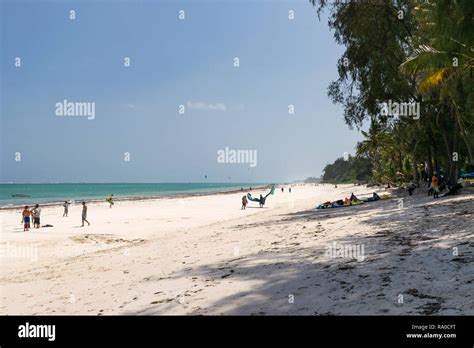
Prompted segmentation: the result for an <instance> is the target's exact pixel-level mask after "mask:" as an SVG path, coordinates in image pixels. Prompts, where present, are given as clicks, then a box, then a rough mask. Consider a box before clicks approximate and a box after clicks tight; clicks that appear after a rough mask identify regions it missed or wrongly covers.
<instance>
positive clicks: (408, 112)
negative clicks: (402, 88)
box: [381, 100, 420, 120]
mask: <svg viewBox="0 0 474 348" xmlns="http://www.w3.org/2000/svg"><path fill="white" fill-rule="evenodd" d="M381 114H382V116H395V117H400V116H406V117H413V119H414V120H418V119H419V118H420V103H418V102H414V101H413V102H403V103H399V102H393V101H392V100H389V101H388V102H387V103H382V110H381Z"/></svg>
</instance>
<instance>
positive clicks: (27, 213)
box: [21, 206, 30, 231]
mask: <svg viewBox="0 0 474 348" xmlns="http://www.w3.org/2000/svg"><path fill="white" fill-rule="evenodd" d="M21 216H22V218H21V222H22V223H23V224H24V225H23V231H29V230H30V211H29V210H28V206H25V209H23V213H22V214H21Z"/></svg>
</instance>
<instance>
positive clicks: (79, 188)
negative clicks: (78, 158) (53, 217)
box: [0, 183, 266, 208]
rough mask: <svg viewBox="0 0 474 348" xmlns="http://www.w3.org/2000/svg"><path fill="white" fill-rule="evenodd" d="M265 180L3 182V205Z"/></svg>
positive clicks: (231, 186) (168, 192)
mask: <svg viewBox="0 0 474 348" xmlns="http://www.w3.org/2000/svg"><path fill="white" fill-rule="evenodd" d="M264 185H266V184H264V183H251V184H249V183H156V184H132V183H126V184H112V183H110V184H0V208H8V207H16V206H20V205H33V204H36V203H61V202H64V201H66V200H74V201H82V200H84V201H91V200H101V199H103V200H104V201H105V199H106V198H107V197H108V196H109V195H110V194H113V195H114V198H115V199H121V198H140V197H159V196H175V195H186V194H193V193H212V192H220V191H230V190H236V189H237V190H238V189H240V188H243V189H244V190H245V191H248V189H249V187H258V186H264Z"/></svg>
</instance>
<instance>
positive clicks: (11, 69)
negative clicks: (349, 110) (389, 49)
mask: <svg viewBox="0 0 474 348" xmlns="http://www.w3.org/2000/svg"><path fill="white" fill-rule="evenodd" d="M70 10H74V11H75V13H76V19H75V20H70V19H69V11H70ZM180 10H184V11H185V20H180V19H179V18H178V14H179V11H180ZM289 10H293V11H294V14H295V19H294V20H289V19H288V11H289ZM1 11H2V12H1V23H2V24H1V25H2V28H1V30H2V42H1V48H2V49H1V52H2V57H1V59H2V60H1V73H2V77H1V82H2V83H1V89H2V90H1V97H2V110H1V113H2V115H1V116H2V118H1V122H2V124H1V150H0V151H1V152H0V155H1V158H2V161H1V181H3V182H200V181H210V182H228V181H233V182H248V181H252V182H273V181H275V182H281V181H292V180H296V179H302V178H306V177H308V176H319V175H320V174H321V171H322V169H323V167H324V166H325V164H327V163H329V162H332V161H333V160H334V159H335V158H337V157H341V156H342V154H343V153H344V152H349V153H353V152H354V150H353V149H354V146H355V144H356V142H357V141H358V140H360V135H359V134H358V132H357V131H355V130H352V131H351V130H349V129H348V127H347V126H346V125H345V124H344V122H343V119H342V110H341V107H340V106H335V105H333V104H332V103H331V101H330V100H329V99H328V97H327V94H326V91H327V86H328V84H329V82H330V81H331V80H334V79H336V78H337V70H336V62H337V59H338V58H339V57H340V55H341V53H342V52H343V48H342V47H340V46H337V45H336V44H335V43H334V40H333V37H332V33H331V32H330V31H329V29H328V28H327V20H326V19H325V18H322V19H321V21H319V20H318V18H317V15H316V13H315V11H314V8H312V6H311V5H310V3H309V2H308V1H307V0H292V1H268V0H267V1H264V0H262V1H260V0H248V1H245V0H243V1H234V2H230V1H217V0H215V1H214V0H202V1H197V0H194V1H191V0H187V1H80V2H79V1H42V0H35V1H22V0H15V1H12V0H4V1H2V8H1ZM16 57H20V58H21V67H15V58H16ZM125 57H130V62H131V65H130V67H125V66H124V58H125ZM234 57H238V58H239V59H240V66H239V67H235V66H234V61H233V59H234ZM64 99H67V100H68V101H71V102H94V103H95V110H96V111H95V113H96V115H95V118H94V119H93V120H88V119H87V118H86V117H58V116H56V114H55V104H56V103H58V102H62V101H63V100H64ZM290 104H292V105H294V107H295V114H293V115H290V114H288V105H290ZM179 105H185V106H186V110H185V113H184V114H179V112H178V109H179ZM225 147H229V148H230V149H235V150H239V149H240V150H244V149H248V150H256V151H257V159H258V162H257V166H255V167H253V168H250V167H249V165H248V164H245V163H238V164H235V163H234V164H230V163H224V164H222V163H218V162H217V151H219V150H220V149H225ZM17 152H19V153H20V154H21V161H15V153H17ZM126 152H128V153H130V161H125V160H124V157H125V155H124V153H126ZM205 175H207V179H204V176H205ZM229 177H230V179H229Z"/></svg>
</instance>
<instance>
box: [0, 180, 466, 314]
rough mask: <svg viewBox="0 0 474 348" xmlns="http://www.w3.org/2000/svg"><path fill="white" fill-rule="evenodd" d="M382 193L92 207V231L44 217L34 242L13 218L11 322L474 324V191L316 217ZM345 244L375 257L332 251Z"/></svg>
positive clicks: (73, 215) (76, 218)
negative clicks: (58, 318)
mask: <svg viewBox="0 0 474 348" xmlns="http://www.w3.org/2000/svg"><path fill="white" fill-rule="evenodd" d="M373 190H374V189H373V188H367V187H364V186H351V185H340V186H339V187H338V188H337V189H336V188H334V186H333V185H318V186H315V185H300V186H293V190H292V193H288V190H287V189H285V192H283V193H282V192H281V191H280V190H279V189H277V190H276V192H275V195H274V196H270V197H269V198H268V200H267V204H266V205H265V207H264V208H263V209H260V208H258V204H257V203H255V202H250V204H249V206H248V208H247V209H246V210H240V202H241V196H242V193H240V192H239V193H230V194H220V195H208V196H195V197H181V198H176V199H156V200H145V201H121V202H118V203H117V204H116V205H115V206H114V207H113V208H112V209H109V207H108V205H107V204H106V203H105V202H103V203H91V204H90V205H89V213H88V218H89V221H90V222H91V226H90V227H87V226H86V227H80V224H81V221H80V214H81V213H80V212H81V208H80V206H79V205H75V206H72V207H71V208H70V209H69V217H67V218H66V217H62V208H61V207H45V208H44V209H43V211H42V224H51V225H53V226H54V227H50V228H41V229H38V230H34V229H31V230H30V231H29V232H23V228H22V225H21V223H20V219H21V217H20V215H21V214H20V210H18V211H16V210H10V211H2V212H0V217H1V227H2V230H1V242H2V247H3V249H2V258H1V261H2V275H1V280H0V290H1V302H0V313H2V314H8V315H13V314H53V315H61V314H89V315H108V314H131V315H136V314H138V315H162V314H166V315H167V314H171V315H179V314H190V315H200V314H204V315H236V314H244V315H248V314H256V315H265V314H267V315H270V314H291V315H332V314H346V315H355V314H367V315H375V314H382V315H385V314H387V315H399V314H408V315H415V314H424V315H430V314H439V315H451V314H453V315H459V314H461V315H462V314H465V315H467V314H470V315H472V314H474V284H473V280H474V273H473V271H472V262H473V261H474V243H473V235H474V223H473V222H474V204H473V203H474V191H469V190H467V189H466V190H464V192H463V194H461V195H459V196H453V197H450V198H448V197H446V198H441V199H438V200H434V199H433V198H432V197H427V196H426V195H425V192H424V191H422V190H418V192H416V194H415V195H414V196H412V197H406V194H403V195H404V199H403V206H401V205H400V201H399V200H398V199H396V198H395V197H392V198H391V199H387V200H382V201H378V202H373V203H366V204H363V205H360V206H353V207H347V208H339V209H326V210H316V209H314V208H315V207H316V206H317V205H318V204H319V203H321V202H323V201H326V200H335V199H337V198H341V197H345V196H349V195H350V194H351V193H352V192H354V193H355V194H356V195H360V196H362V197H368V196H369V195H371V193H372V192H373ZM261 192H262V193H263V192H264V191H261ZM378 192H379V193H385V191H384V190H383V189H379V190H378ZM252 193H257V194H258V193H259V192H258V191H255V192H252ZM341 245H342V246H344V245H345V246H359V247H362V249H358V250H359V251H360V250H362V251H363V254H362V255H359V256H361V257H356V258H354V257H351V256H350V255H349V257H348V256H347V255H342V256H341V255H338V254H337V253H330V252H329V253H328V250H331V248H333V249H334V248H336V249H337V247H338V246H341ZM352 256H353V255H352Z"/></svg>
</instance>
